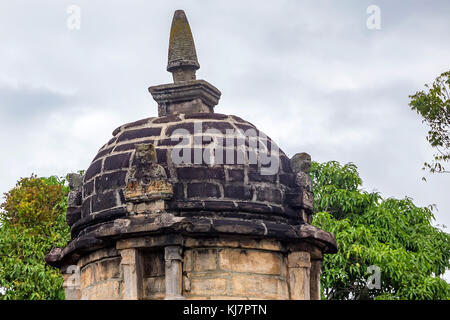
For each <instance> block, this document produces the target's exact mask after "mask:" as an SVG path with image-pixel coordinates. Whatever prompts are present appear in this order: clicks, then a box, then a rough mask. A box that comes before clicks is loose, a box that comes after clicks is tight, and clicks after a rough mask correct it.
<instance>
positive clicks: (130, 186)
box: [125, 143, 173, 211]
mask: <svg viewBox="0 0 450 320" xmlns="http://www.w3.org/2000/svg"><path fill="white" fill-rule="evenodd" d="M134 163H135V165H134V167H132V169H131V170H130V171H131V172H130V176H129V178H128V180H127V186H126V189H125V200H126V201H127V202H130V203H137V202H140V203H141V202H142V203H143V204H144V205H142V206H130V207H129V209H130V210H132V209H133V208H135V209H139V210H138V211H146V209H151V208H152V206H150V207H148V208H147V206H145V202H152V201H156V200H167V199H171V198H172V196H173V188H172V184H171V183H169V182H168V180H167V176H166V172H165V170H164V168H163V167H162V166H161V165H159V164H158V163H157V159H156V150H155V146H154V145H153V144H151V143H149V144H138V145H136V151H135V155H134Z"/></svg>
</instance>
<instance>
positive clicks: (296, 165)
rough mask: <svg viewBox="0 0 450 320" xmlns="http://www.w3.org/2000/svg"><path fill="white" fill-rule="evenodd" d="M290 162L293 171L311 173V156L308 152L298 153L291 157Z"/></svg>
mask: <svg viewBox="0 0 450 320" xmlns="http://www.w3.org/2000/svg"><path fill="white" fill-rule="evenodd" d="M290 163H291V169H292V171H293V172H295V173H299V172H304V173H309V169H311V156H310V155H309V154H307V153H306V152H302V153H297V154H295V155H294V156H293V157H292V158H291V160H290Z"/></svg>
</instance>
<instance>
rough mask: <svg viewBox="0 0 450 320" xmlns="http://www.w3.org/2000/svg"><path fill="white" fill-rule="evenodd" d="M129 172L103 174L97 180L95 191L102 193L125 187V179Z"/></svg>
mask: <svg viewBox="0 0 450 320" xmlns="http://www.w3.org/2000/svg"><path fill="white" fill-rule="evenodd" d="M126 175H127V171H125V170H121V171H116V172H112V173H108V174H103V175H101V176H99V177H97V178H95V190H96V191H97V193H101V192H103V191H105V190H108V189H117V188H122V187H125V177H126Z"/></svg>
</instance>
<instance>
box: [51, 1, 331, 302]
mask: <svg viewBox="0 0 450 320" xmlns="http://www.w3.org/2000/svg"><path fill="white" fill-rule="evenodd" d="M168 56H169V59H168V65H167V70H168V71H169V72H171V73H172V75H173V81H174V83H171V84H165V85H159V86H153V87H150V88H149V91H150V93H151V94H152V96H153V98H154V100H155V101H156V102H157V104H158V117H152V118H146V119H142V120H139V121H136V122H133V123H127V124H124V125H122V126H120V127H119V128H117V129H116V130H114V132H113V137H112V138H111V140H110V141H108V142H107V143H106V144H105V145H104V146H103V147H102V148H101V149H100V150H99V152H98V154H97V155H96V156H95V157H94V159H93V161H92V163H91V165H90V166H89V168H88V169H87V170H86V172H85V173H84V175H83V176H80V175H77V174H71V175H70V179H69V180H70V181H69V182H70V183H69V184H70V188H71V191H70V194H69V199H68V202H69V203H68V210H67V216H66V217H67V223H68V224H69V226H70V228H71V241H70V242H69V243H68V245H67V246H66V247H65V248H55V249H53V250H52V251H51V252H50V253H49V254H48V255H47V257H46V261H47V263H49V264H50V265H52V266H55V267H58V268H60V270H61V272H62V273H63V275H64V287H65V290H66V299H306V300H308V299H320V273H321V261H322V260H323V256H324V254H327V253H335V252H336V250H337V246H336V240H335V237H334V236H333V235H332V234H330V233H328V232H326V231H323V230H321V229H318V228H316V227H314V226H313V225H311V217H312V213H313V193H312V182H311V178H310V176H309V174H308V172H309V168H310V163H311V158H310V156H309V155H308V154H306V153H298V154H296V155H294V156H293V157H292V158H291V159H289V158H288V157H287V156H286V154H285V153H284V152H283V151H281V150H280V149H279V148H278V146H277V145H276V144H275V143H274V142H273V141H272V140H271V139H270V138H268V137H266V136H265V135H264V134H263V133H262V132H261V131H260V130H258V129H257V128H256V127H255V126H254V125H252V124H251V123H250V122H247V121H245V120H243V119H241V118H239V117H237V116H234V115H226V114H219V113H215V112H214V108H215V106H216V105H217V104H218V101H219V98H220V96H221V92H220V91H219V90H218V89H217V88H215V87H214V86H213V85H211V84H210V83H209V82H207V81H204V80H197V79H196V70H198V69H199V68H200V65H199V63H198V60H197V54H196V50H195V46H194V40H193V36H192V33H191V29H190V27H189V24H188V21H187V18H186V15H185V13H184V11H182V10H177V11H176V12H175V14H174V17H173V21H172V28H171V32H170V41H169V55H168Z"/></svg>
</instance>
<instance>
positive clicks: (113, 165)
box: [104, 153, 131, 171]
mask: <svg viewBox="0 0 450 320" xmlns="http://www.w3.org/2000/svg"><path fill="white" fill-rule="evenodd" d="M130 156H131V153H119V154H116V155H113V156H109V157H108V158H106V159H105V164H104V170H105V171H108V170H117V169H121V168H128V167H129V165H130Z"/></svg>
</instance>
